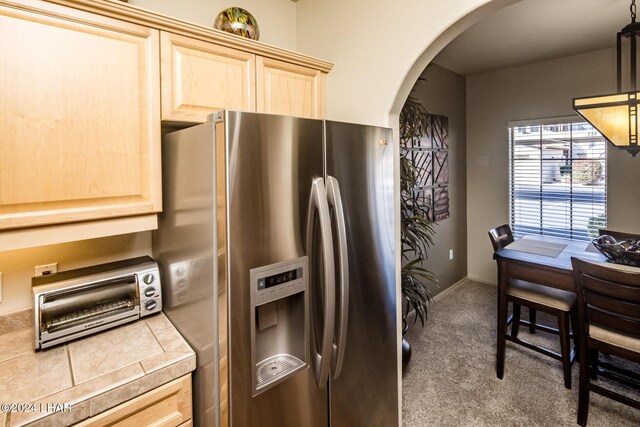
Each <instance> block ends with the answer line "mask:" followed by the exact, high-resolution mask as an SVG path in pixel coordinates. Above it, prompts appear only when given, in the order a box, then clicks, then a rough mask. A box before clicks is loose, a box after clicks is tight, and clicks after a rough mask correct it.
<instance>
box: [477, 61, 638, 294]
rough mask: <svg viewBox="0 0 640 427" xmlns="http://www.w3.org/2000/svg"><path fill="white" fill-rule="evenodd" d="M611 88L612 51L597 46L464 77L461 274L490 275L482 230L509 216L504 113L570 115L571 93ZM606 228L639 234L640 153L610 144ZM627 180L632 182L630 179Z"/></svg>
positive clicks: (514, 116)
mask: <svg viewBox="0 0 640 427" xmlns="http://www.w3.org/2000/svg"><path fill="white" fill-rule="evenodd" d="M614 91H615V52H614V51H613V50H602V51H597V52H592V53H588V54H583V55H577V56H571V57H568V58H563V59H558V60H554V61H546V62H541V63H537V64H531V65H526V66H522V67H515V68H510V69H506V70H500V71H496V72H492V73H486V74H480V75H476V76H470V77H468V78H467V194H468V198H467V230H468V242H467V245H468V276H469V277H470V278H473V279H477V280H480V281H483V282H489V283H495V282H496V267H495V262H494V261H493V260H492V259H491V254H492V249H491V245H490V243H489V238H488V236H487V231H488V230H489V229H490V228H492V227H495V226H497V225H500V224H503V223H507V222H509V212H508V206H509V200H508V191H509V182H508V176H509V175H508V174H509V171H508V155H509V154H508V133H507V122H508V121H510V120H523V119H535V118H545V117H561V116H571V115H574V114H575V113H574V112H573V109H572V107H571V105H572V98H574V97H577V96H588V95H597V94H604V93H610V92H614ZM607 155H608V189H607V198H608V201H607V210H608V216H609V227H610V228H612V229H620V230H628V231H630V232H638V233H640V226H638V225H637V224H638V223H637V216H638V212H640V196H638V193H637V191H636V190H635V187H636V186H637V183H638V182H640V158H635V159H634V158H632V157H631V156H630V155H629V154H628V153H626V152H620V151H619V150H618V149H616V148H612V147H611V146H610V145H609V146H608V149H607ZM627 183H632V184H631V185H629V184H627Z"/></svg>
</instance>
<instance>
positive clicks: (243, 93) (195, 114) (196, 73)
mask: <svg viewBox="0 0 640 427" xmlns="http://www.w3.org/2000/svg"><path fill="white" fill-rule="evenodd" d="M161 58H162V120H169V121H177V122H192V123H201V122H204V121H205V120H206V119H207V115H209V114H211V113H212V112H214V111H216V110H220V109H225V108H226V109H231V110H243V111H255V58H256V56H255V55H254V54H252V53H247V52H244V51H241V50H237V49H230V48H227V47H223V46H219V45H216V44H214V43H209V42H204V41H200V40H196V39H193V38H189V37H183V36H179V35H175V34H171V33H168V32H164V31H163V32H162V34H161Z"/></svg>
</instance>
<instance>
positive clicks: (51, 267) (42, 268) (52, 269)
mask: <svg viewBox="0 0 640 427" xmlns="http://www.w3.org/2000/svg"><path fill="white" fill-rule="evenodd" d="M57 272H58V263H57V262H53V263H51V264H43V265H36V266H35V267H33V275H34V277H38V276H48V275H49V274H53V273H57Z"/></svg>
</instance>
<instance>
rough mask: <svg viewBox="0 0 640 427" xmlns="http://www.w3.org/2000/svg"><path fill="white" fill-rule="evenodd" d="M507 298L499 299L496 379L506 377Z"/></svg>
mask: <svg viewBox="0 0 640 427" xmlns="http://www.w3.org/2000/svg"><path fill="white" fill-rule="evenodd" d="M508 304H509V303H508V302H507V301H506V298H504V299H503V298H498V322H497V323H498V328H497V329H498V334H497V335H498V336H497V343H496V344H497V346H496V347H497V348H496V377H498V378H499V379H502V378H503V377H504V352H505V347H506V344H507V343H506V341H507V339H506V335H507V311H508V310H507V307H508Z"/></svg>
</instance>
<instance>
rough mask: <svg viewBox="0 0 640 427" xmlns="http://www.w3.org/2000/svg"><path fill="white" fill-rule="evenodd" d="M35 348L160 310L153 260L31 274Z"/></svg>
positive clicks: (128, 261)
mask: <svg viewBox="0 0 640 427" xmlns="http://www.w3.org/2000/svg"><path fill="white" fill-rule="evenodd" d="M31 284H32V292H33V303H34V305H33V312H34V317H35V318H34V325H35V348H36V350H40V349H44V348H47V347H51V346H54V345H57V344H60V343H63V342H67V341H70V340H72V339H76V338H80V337H83V336H86V335H90V334H93V333H96V332H99V331H102V330H105V329H109V328H113V327H115V326H118V325H122V324H124V323H127V322H132V321H134V320H137V319H139V318H140V317H143V316H147V315H150V314H154V313H158V312H160V311H161V310H162V296H161V290H160V273H159V269H158V264H157V263H156V262H155V261H154V260H153V259H151V258H150V257H148V256H145V257H139V258H132V259H128V260H123V261H117V262H111V263H107V264H100V265H95V266H91V267H85V268H80V269H76V270H68V271H63V272H59V273H56V274H51V275H47V276H39V277H34V278H33V279H32V280H31Z"/></svg>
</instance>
